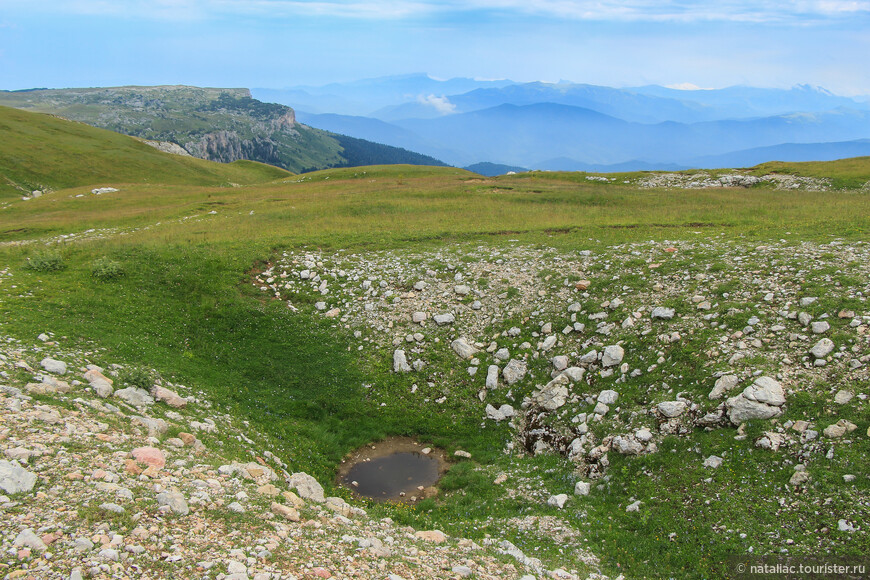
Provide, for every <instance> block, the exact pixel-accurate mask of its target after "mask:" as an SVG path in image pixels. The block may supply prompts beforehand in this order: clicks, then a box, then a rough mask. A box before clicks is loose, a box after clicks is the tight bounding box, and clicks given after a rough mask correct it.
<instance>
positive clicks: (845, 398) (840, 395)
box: [834, 390, 855, 405]
mask: <svg viewBox="0 0 870 580" xmlns="http://www.w3.org/2000/svg"><path fill="white" fill-rule="evenodd" d="M854 396H855V395H854V394H852V392H851V391H846V390H840V391H837V394H836V395H834V402H835V403H837V404H838V405H845V404H847V403H848V402H849V401H851V400H852V397H854Z"/></svg>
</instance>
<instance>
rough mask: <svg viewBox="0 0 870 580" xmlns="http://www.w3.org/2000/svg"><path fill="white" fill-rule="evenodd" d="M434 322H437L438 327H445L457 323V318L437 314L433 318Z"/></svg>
mask: <svg viewBox="0 0 870 580" xmlns="http://www.w3.org/2000/svg"><path fill="white" fill-rule="evenodd" d="M432 320H434V321H435V324H437V325H438V326H444V325H445V324H453V323H454V322H456V317H455V316H453V314H450V313H447V314H436V315H435V316H433V317H432Z"/></svg>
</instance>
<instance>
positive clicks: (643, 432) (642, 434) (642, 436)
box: [634, 427, 653, 443]
mask: <svg viewBox="0 0 870 580" xmlns="http://www.w3.org/2000/svg"><path fill="white" fill-rule="evenodd" d="M634 438H635V439H637V440H638V441H640V442H642V443H647V442H648V441H651V440H652V438H653V434H652V431H650V430H649V429H647V428H646V427H641V428H640V429H638V430H637V431H635V432H634Z"/></svg>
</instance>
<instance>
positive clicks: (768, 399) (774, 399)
mask: <svg viewBox="0 0 870 580" xmlns="http://www.w3.org/2000/svg"><path fill="white" fill-rule="evenodd" d="M743 396H744V397H745V398H747V399H749V400H750V401H757V402H759V403H764V404H766V405H772V406H774V407H781V406H783V405H784V404H785V391H783V390H782V385H780V384H779V382H777V381H776V380H775V379H772V378H770V377H758V378H757V379H755V382H754V383H752V384H751V385H749V386H748V387H746V389H744V391H743Z"/></svg>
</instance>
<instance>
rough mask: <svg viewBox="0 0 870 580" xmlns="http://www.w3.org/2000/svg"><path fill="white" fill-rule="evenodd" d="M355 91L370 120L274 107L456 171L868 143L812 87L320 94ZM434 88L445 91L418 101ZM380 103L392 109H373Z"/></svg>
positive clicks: (851, 114)
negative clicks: (373, 96) (442, 162)
mask: <svg viewBox="0 0 870 580" xmlns="http://www.w3.org/2000/svg"><path fill="white" fill-rule="evenodd" d="M415 82H417V84H415ZM355 87H356V88H359V92H357V93H355V94H356V98H358V99H359V100H364V99H365V98H366V95H370V94H377V95H378V97H377V99H374V100H372V101H371V102H370V103H369V105H368V106H367V107H363V106H360V107H357V108H356V110H365V109H368V110H372V112H371V113H369V114H368V116H360V115H356V116H354V115H341V114H335V113H336V111H333V114H312V113H311V112H310V111H309V110H306V109H305V108H304V105H303V104H302V103H295V102H293V101H292V98H289V96H288V95H285V96H288V98H289V100H286V101H282V102H285V103H287V104H290V105H295V106H299V107H300V108H301V109H302V110H301V111H300V112H299V115H300V117H301V118H304V119H305V121H306V122H307V123H310V124H311V125H312V126H316V127H321V128H324V129H327V130H330V131H334V132H337V133H343V134H348V135H353V136H355V137H360V138H364V139H370V140H374V141H377V142H382V143H387V144H390V145H395V146H399V147H407V148H411V149H414V150H416V151H420V152H423V153H425V154H428V155H432V156H435V157H438V158H439V159H444V160H445V161H447V162H449V163H452V164H455V165H461V166H466V165H472V164H475V163H480V162H490V163H495V164H501V165H508V166H520V167H529V168H532V169H572V168H590V167H594V168H614V169H613V170H617V169H621V168H626V167H631V168H638V169H675V168H680V167H697V166H698V163H699V161H701V162H703V161H705V160H709V161H710V162H711V163H715V164H720V163H722V164H725V165H733V164H732V163H730V162H729V161H730V160H734V161H747V163H745V164H755V163H760V162H764V161H770V160H775V159H777V157H776V155H779V154H781V155H784V156H785V157H784V159H790V160H794V161H806V160H814V159H819V160H820V159H830V156H831V155H832V154H834V153H833V152H834V151H835V150H842V151H844V152H858V153H859V154H861V153H863V152H864V149H862V146H861V145H860V144H858V145H856V146H852V147H850V146H846V145H843V146H841V147H832V146H831V144H832V143H850V142H853V141H860V140H862V139H867V138H870V116H868V115H870V103H868V102H866V101H864V100H862V99H856V98H848V97H842V96H837V95H834V94H832V93H830V92H829V91H826V90H825V89H822V88H818V87H812V86H809V85H798V86H796V87H793V88H792V89H788V90H783V89H764V88H756V87H740V86H738V87H728V88H724V89H716V90H677V89H670V88H665V87H658V86H647V87H637V88H625V89H618V88H611V87H603V86H595V85H587V84H576V83H569V82H559V83H543V82H533V83H511V82H509V81H504V82H503V83H495V84H491V85H489V86H477V87H474V88H473V89H471V90H469V91H466V92H461V93H459V92H457V93H450V92H448V90H449V89H450V88H452V85H450V84H449V83H442V84H440V85H439V84H438V83H437V82H435V81H432V80H431V79H428V77H426V78H420V77H419V76H416V77H415V76H413V75H412V76H411V77H409V78H406V79H401V80H400V79H396V78H393V77H390V78H387V79H384V80H383V82H382V83H378V80H377V79H369V80H367V81H364V82H362V85H361V86H357V85H354V84H352V83H349V84H345V85H328V86H325V87H320V88H319V89H318V90H319V91H320V93H321V94H322V98H323V99H324V102H329V99H332V98H337V97H338V96H340V95H343V96H348V95H351V94H354V88H355ZM415 88H416V89H417V90H418V92H417V93H413V92H411V90H412V89H415ZM433 88H436V89H438V88H440V89H442V90H441V92H426V91H429V90H432V89H433ZM308 90H311V91H312V92H317V91H315V90H314V89H312V88H311V87H309V88H308ZM388 100H392V104H390V105H388V106H385V107H381V108H379V109H378V108H377V105H380V104H382V103H384V102H385V101H388ZM398 101H401V102H398ZM788 145H799V146H800V147H799V149H794V148H793V147H792V148H789V147H788ZM798 151H799V153H798ZM741 152H745V153H741ZM717 156H726V157H723V158H722V160H721V161H717V160H716V159H717ZM768 156H772V157H768ZM749 161H752V163H748V162H749ZM739 164H740V165H744V163H739Z"/></svg>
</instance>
